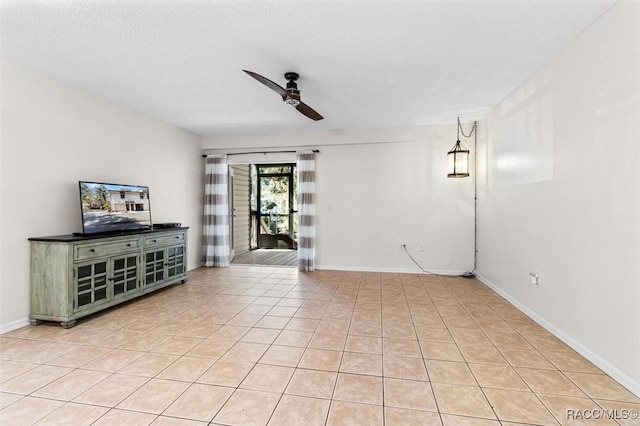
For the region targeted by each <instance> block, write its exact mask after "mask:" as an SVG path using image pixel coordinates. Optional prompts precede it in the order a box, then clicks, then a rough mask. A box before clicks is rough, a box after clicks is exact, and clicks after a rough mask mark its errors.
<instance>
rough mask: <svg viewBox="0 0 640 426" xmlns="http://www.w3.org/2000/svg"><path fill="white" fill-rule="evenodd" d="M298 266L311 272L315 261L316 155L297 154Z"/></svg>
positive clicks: (309, 153) (308, 153)
mask: <svg viewBox="0 0 640 426" xmlns="http://www.w3.org/2000/svg"><path fill="white" fill-rule="evenodd" d="M298 214H299V215H300V216H299V220H298V266H299V268H298V269H300V270H301V271H313V270H314V269H315V259H316V246H315V239H316V226H315V215H316V154H315V153H314V152H312V151H307V152H299V153H298Z"/></svg>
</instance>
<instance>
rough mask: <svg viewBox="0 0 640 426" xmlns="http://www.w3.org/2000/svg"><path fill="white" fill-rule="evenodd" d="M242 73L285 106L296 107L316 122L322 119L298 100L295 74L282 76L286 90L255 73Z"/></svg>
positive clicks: (298, 94) (296, 76)
mask: <svg viewBox="0 0 640 426" xmlns="http://www.w3.org/2000/svg"><path fill="white" fill-rule="evenodd" d="M242 71H244V72H246V73H247V74H249V75H250V76H251V77H253V78H255V79H256V80H258V81H259V82H260V83H262V84H264V85H265V86H267V87H268V88H269V89H271V90H273V91H274V92H276V93H277V94H279V95H280V96H282V100H283V101H284V103H285V104H288V105H291V106H294V107H296V109H297V110H298V111H300V112H301V113H302V114H304V115H306V116H307V117H309V118H310V119H312V120H315V121H318V120H322V119H323V118H324V117H323V116H321V115H320V114H318V113H317V112H316V111H315V110H314V109H313V108H311V107H310V106H309V105H307V104H305V103H304V102H302V101H301V100H300V90H298V85H297V84H296V80H297V79H298V77H299V76H298V74H297V73H295V72H287V73H285V74H284V78H285V79H287V80H288V82H287V88H286V89H285V88H283V87H282V86H280V85H279V84H277V83H274V82H273V81H271V80H269V79H268V78H265V77H263V76H261V75H260V74H256V73H255V72H252V71H247V70H242Z"/></svg>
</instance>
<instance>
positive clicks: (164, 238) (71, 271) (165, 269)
mask: <svg viewBox="0 0 640 426" xmlns="http://www.w3.org/2000/svg"><path fill="white" fill-rule="evenodd" d="M188 229H189V228H188V227H180V228H170V229H163V230H152V231H142V232H137V233H126V234H122V235H115V236H77V235H58V236H52V237H38V238H29V241H30V242H31V314H30V315H29V320H30V322H31V324H33V325H36V324H39V323H40V322H42V321H43V320H44V321H56V322H60V324H61V325H62V327H64V328H70V327H73V326H74V325H75V323H76V320H77V319H78V318H82V317H84V316H87V315H90V314H93V313H95V312H98V311H100V310H103V309H106V308H109V307H111V306H114V305H117V304H119V303H122V302H125V301H127V300H131V299H133V298H136V297H139V296H142V295H143V294H147V293H150V292H152V291H155V290H158V289H160V288H163V287H166V286H168V285H171V284H175V283H178V282H182V283H184V282H186V281H187V230H188Z"/></svg>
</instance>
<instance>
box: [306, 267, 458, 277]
mask: <svg viewBox="0 0 640 426" xmlns="http://www.w3.org/2000/svg"><path fill="white" fill-rule="evenodd" d="M316 269H321V270H324V271H355V272H386V273H396V274H428V273H432V274H436V275H452V276H457V275H462V274H463V273H464V272H465V271H462V270H452V269H427V270H428V271H429V272H424V271H422V270H421V269H419V268H380V267H376V266H336V265H316Z"/></svg>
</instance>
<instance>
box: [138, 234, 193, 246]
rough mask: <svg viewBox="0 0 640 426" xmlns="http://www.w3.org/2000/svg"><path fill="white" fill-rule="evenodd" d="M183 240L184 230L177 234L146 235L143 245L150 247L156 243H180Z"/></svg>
mask: <svg viewBox="0 0 640 426" xmlns="http://www.w3.org/2000/svg"><path fill="white" fill-rule="evenodd" d="M181 242H184V232H182V233H179V234H171V235H157V236H155V237H154V236H151V235H150V236H146V237H144V246H145V247H152V246H156V245H167V244H173V243H181Z"/></svg>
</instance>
